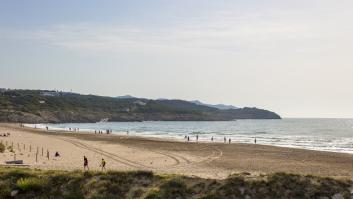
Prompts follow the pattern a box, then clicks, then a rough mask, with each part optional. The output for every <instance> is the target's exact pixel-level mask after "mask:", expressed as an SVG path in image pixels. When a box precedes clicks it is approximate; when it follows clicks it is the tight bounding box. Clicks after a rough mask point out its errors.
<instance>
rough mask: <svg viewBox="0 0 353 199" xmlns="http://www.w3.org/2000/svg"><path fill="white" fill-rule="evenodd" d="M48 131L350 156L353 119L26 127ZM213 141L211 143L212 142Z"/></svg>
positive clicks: (74, 124)
mask: <svg viewBox="0 0 353 199" xmlns="http://www.w3.org/2000/svg"><path fill="white" fill-rule="evenodd" d="M27 126H30V127H37V128H46V127H47V126H48V128H49V129H51V130H69V129H70V128H71V129H73V128H79V130H80V131H86V132H92V133H94V132H95V131H104V132H105V131H106V130H108V129H109V130H112V134H117V135H129V136H145V137H154V138H167V139H174V140H179V141H186V139H185V136H189V138H190V142H194V141H196V135H197V136H198V138H199V139H198V141H199V142H224V138H226V139H227V142H228V140H229V138H230V139H231V141H232V143H254V142H255V139H256V142H257V144H263V145H272V146H281V147H293V148H301V149H310V150H318V151H331V152H341V153H351V154H353V119H281V120H236V121H197V122H195V121H145V122H99V123H63V124H28V125H27ZM212 138H213V141H212Z"/></svg>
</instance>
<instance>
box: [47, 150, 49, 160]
mask: <svg viewBox="0 0 353 199" xmlns="http://www.w3.org/2000/svg"><path fill="white" fill-rule="evenodd" d="M47 158H48V160H49V150H47Z"/></svg>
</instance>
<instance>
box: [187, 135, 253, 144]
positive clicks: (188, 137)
mask: <svg viewBox="0 0 353 199" xmlns="http://www.w3.org/2000/svg"><path fill="white" fill-rule="evenodd" d="M184 139H185V140H187V141H188V142H189V141H190V136H187V135H185V136H184ZM213 140H214V138H213V136H212V137H211V141H212V142H213ZM198 141H199V135H196V142H198ZM223 142H224V143H227V138H226V137H224V138H223ZM231 142H232V139H231V138H228V143H229V144H230V143H231ZM256 143H257V140H256V137H255V138H254V144H256Z"/></svg>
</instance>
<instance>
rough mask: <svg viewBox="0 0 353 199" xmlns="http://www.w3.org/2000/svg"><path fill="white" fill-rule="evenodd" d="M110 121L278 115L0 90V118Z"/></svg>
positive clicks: (178, 103)
mask: <svg viewBox="0 0 353 199" xmlns="http://www.w3.org/2000/svg"><path fill="white" fill-rule="evenodd" d="M103 118H109V121H228V120H235V119H280V116H279V115H277V114H276V113H273V112H270V111H267V110H262V109H258V108H239V109H229V110H219V109H217V108H212V107H208V106H204V105H197V104H194V103H191V102H188V101H183V100H149V99H142V98H141V99H138V98H113V97H103V96H95V95H80V94H76V93H67V92H56V91H44V90H2V91H1V92H0V121H1V122H26V123H47V122H51V123H63V122H98V121H100V120H101V119H103Z"/></svg>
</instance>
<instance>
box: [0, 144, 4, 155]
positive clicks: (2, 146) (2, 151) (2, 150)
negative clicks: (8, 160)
mask: <svg viewBox="0 0 353 199" xmlns="http://www.w3.org/2000/svg"><path fill="white" fill-rule="evenodd" d="M4 151H5V145H4V144H3V143H0V153H4Z"/></svg>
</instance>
